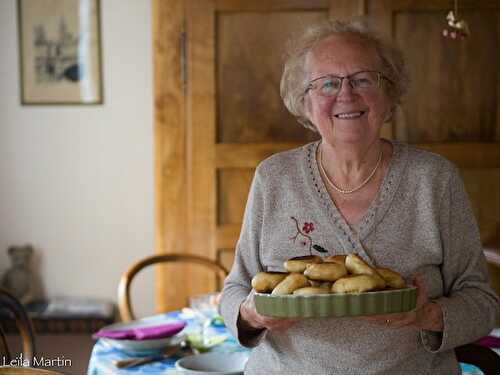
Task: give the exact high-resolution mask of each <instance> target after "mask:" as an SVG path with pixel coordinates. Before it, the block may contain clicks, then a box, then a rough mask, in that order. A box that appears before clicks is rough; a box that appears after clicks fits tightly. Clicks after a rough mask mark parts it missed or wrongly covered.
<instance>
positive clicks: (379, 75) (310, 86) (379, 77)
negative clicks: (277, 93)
mask: <svg viewBox="0 0 500 375" xmlns="http://www.w3.org/2000/svg"><path fill="white" fill-rule="evenodd" d="M359 73H377V87H380V83H381V81H382V79H385V80H386V81H388V82H389V83H391V84H392V83H393V82H392V81H391V80H390V79H389V78H387V77H386V76H385V75H384V74H382V73H381V72H379V71H378V70H360V71H359V72H355V73H352V74H349V75H348V76H336V75H334V74H326V75H324V76H321V77H318V78H315V79H313V80H312V81H309V84H308V85H307V87H306V89H305V91H304V95H306V94H307V93H308V92H309V91H310V90H315V89H317V88H318V87H317V86H316V85H315V84H314V82H316V81H318V80H320V79H323V78H326V77H333V78H338V79H340V86H339V89H338V90H337V91H336V92H335V93H334V94H332V95H323V96H335V95H337V94H338V93H339V92H340V90H342V85H343V84H344V79H347V82H348V83H349V85H350V86H351V88H352V89H353V90H356V89H357V87H355V86H354V85H353V83H352V81H351V78H352V77H353V76H355V75H356V74H359Z"/></svg>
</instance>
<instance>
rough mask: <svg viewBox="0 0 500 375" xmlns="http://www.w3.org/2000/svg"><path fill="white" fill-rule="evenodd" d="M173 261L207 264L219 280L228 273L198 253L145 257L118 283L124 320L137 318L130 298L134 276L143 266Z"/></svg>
mask: <svg viewBox="0 0 500 375" xmlns="http://www.w3.org/2000/svg"><path fill="white" fill-rule="evenodd" d="M172 262H181V263H192V264H199V265H202V266H205V267H207V268H209V269H211V270H212V271H214V272H215V274H216V276H217V277H218V278H219V280H224V278H225V277H226V276H227V274H228V271H227V269H226V268H225V267H224V266H223V265H222V264H220V263H219V262H217V261H214V260H211V259H208V258H204V257H201V256H198V255H190V254H164V255H152V256H149V257H147V258H144V259H142V260H140V261H139V262H137V263H136V264H134V265H133V266H132V267H131V268H130V269H129V270H128V271H127V272H125V273H124V274H123V275H122V277H121V279H120V283H119V285H118V310H119V312H120V317H121V319H122V321H124V322H128V321H130V320H134V319H135V315H134V312H133V309H132V304H131V299H130V284H131V282H132V280H133V278H134V276H135V275H136V274H137V273H138V272H139V271H141V270H142V269H143V268H145V267H147V266H150V265H152V264H158V263H172Z"/></svg>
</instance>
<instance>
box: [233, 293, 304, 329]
mask: <svg viewBox="0 0 500 375" xmlns="http://www.w3.org/2000/svg"><path fill="white" fill-rule="evenodd" d="M254 294H255V291H254V290H253V289H252V291H251V292H250V294H249V295H248V296H247V298H246V299H245V300H244V301H243V303H242V304H241V305H240V317H239V324H240V325H241V327H240V328H243V329H244V330H260V329H268V330H285V329H288V328H289V327H291V326H292V325H293V324H294V323H295V322H296V321H297V319H287V318H286V319H285V318H272V317H269V316H264V315H260V314H259V313H258V312H257V310H256V309H255V302H254V299H253V296H254Z"/></svg>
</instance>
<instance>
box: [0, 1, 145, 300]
mask: <svg viewBox="0 0 500 375" xmlns="http://www.w3.org/2000/svg"><path fill="white" fill-rule="evenodd" d="M101 30H102V35H101V36H102V60H103V77H104V104H103V105H98V106H57V105H50V106H21V105H20V98H19V92H20V88H19V54H18V39H17V15H16V0H1V1H0V56H1V58H0V274H2V273H3V271H5V270H6V268H7V267H8V265H9V261H8V257H7V255H6V249H7V247H8V246H9V245H12V244H24V243H27V242H29V243H31V244H33V245H34V247H35V249H36V251H37V252H38V254H39V256H40V259H39V260H40V261H41V263H40V266H39V267H40V271H39V272H40V275H41V276H42V278H43V280H44V284H45V289H46V292H47V295H48V296H56V295H72V296H87V297H92V296H95V297H105V298H109V299H113V300H115V299H116V297H115V295H116V286H117V283H118V279H119V277H120V275H121V273H122V272H123V271H124V270H125V269H126V268H127V267H128V266H129V265H130V264H131V263H133V262H134V261H135V260H136V259H138V258H140V257H143V256H146V255H148V254H150V253H152V252H153V241H154V236H153V235H154V196H153V194H154V186H153V177H154V176H153V171H154V160H153V155H154V154H153V153H154V149H153V85H152V80H153V69H152V39H151V35H152V31H151V1H149V0H103V1H101ZM142 282H143V280H142V279H141V280H140V283H139V285H141V283H142ZM144 283H145V284H142V285H141V292H140V293H141V296H140V297H139V298H140V300H142V301H143V302H144V303H147V304H149V303H150V302H151V301H152V280H148V281H144ZM134 290H135V288H134ZM142 291H144V293H142ZM146 291H147V292H146Z"/></svg>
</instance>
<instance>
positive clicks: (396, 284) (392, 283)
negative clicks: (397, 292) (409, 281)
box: [377, 268, 406, 289]
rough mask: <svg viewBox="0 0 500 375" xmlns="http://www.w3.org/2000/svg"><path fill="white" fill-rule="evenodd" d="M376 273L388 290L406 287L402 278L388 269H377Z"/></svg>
mask: <svg viewBox="0 0 500 375" xmlns="http://www.w3.org/2000/svg"><path fill="white" fill-rule="evenodd" d="M377 272H378V273H379V274H380V276H382V277H383V278H384V280H385V282H386V283H387V286H388V287H389V288H393V289H401V288H404V287H405V286H406V283H405V280H404V279H403V277H402V276H401V275H400V274H399V273H397V272H396V271H393V270H391V269H389V268H377Z"/></svg>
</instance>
